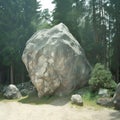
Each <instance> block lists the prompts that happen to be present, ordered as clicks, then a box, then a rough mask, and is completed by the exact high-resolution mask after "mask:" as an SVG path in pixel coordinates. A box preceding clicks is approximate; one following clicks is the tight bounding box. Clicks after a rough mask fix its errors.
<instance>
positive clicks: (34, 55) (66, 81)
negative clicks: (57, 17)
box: [22, 23, 90, 97]
mask: <svg viewBox="0 0 120 120" xmlns="http://www.w3.org/2000/svg"><path fill="white" fill-rule="evenodd" d="M22 59H23V62H24V64H25V65H26V68H27V70H28V73H29V76H30V78H31V80H32V83H33V84H34V85H35V87H36V89H37V91H38V95H39V97H41V96H43V95H47V94H53V93H57V94H59V95H62V94H67V93H70V92H71V91H72V90H74V89H76V88H80V87H83V86H84V85H85V84H86V83H87V82H88V78H89V73H90V65H89V63H88V61H87V59H86V57H85V54H84V51H83V49H82V47H81V46H80V45H79V43H78V42H77V41H76V39H75V38H74V37H73V36H72V34H71V33H70V32H69V30H68V28H67V27H66V26H65V25H64V24H62V23H60V24H58V25H56V26H54V27H53V28H51V29H47V30H41V31H38V32H36V33H35V34H34V35H33V36H32V37H31V38H30V39H29V40H28V41H27V43H26V48H25V50H24V52H23V55H22Z"/></svg>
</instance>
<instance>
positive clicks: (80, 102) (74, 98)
mask: <svg viewBox="0 0 120 120" xmlns="http://www.w3.org/2000/svg"><path fill="white" fill-rule="evenodd" d="M71 102H72V104H76V105H80V106H83V100H82V97H81V96H80V95H79V94H75V95H72V96H71Z"/></svg>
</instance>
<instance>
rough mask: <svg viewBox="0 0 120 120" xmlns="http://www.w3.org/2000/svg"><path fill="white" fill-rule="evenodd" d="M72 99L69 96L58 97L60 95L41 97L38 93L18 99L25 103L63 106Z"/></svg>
mask: <svg viewBox="0 0 120 120" xmlns="http://www.w3.org/2000/svg"><path fill="white" fill-rule="evenodd" d="M69 101H70V99H69V97H67V96H65V97H58V96H45V97H42V98H39V97H38V96H37V94H34V95H33V94H32V95H29V96H25V97H23V98H21V99H20V100H18V102H20V103H23V104H33V105H39V104H51V105H55V106H63V105H65V104H67V103H68V102H69Z"/></svg>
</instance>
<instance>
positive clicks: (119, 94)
mask: <svg viewBox="0 0 120 120" xmlns="http://www.w3.org/2000/svg"><path fill="white" fill-rule="evenodd" d="M113 104H114V106H115V108H116V109H118V110H120V83H118V85H117V89H116V91H115V94H114V96H113Z"/></svg>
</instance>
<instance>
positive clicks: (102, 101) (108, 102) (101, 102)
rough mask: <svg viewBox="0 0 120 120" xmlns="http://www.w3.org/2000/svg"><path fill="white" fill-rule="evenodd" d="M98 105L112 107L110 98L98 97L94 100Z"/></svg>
mask: <svg viewBox="0 0 120 120" xmlns="http://www.w3.org/2000/svg"><path fill="white" fill-rule="evenodd" d="M96 103H97V104H98V105H102V106H106V107H112V106H113V102H112V99H111V98H107V97H104V98H99V99H98V100H97V102H96Z"/></svg>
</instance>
